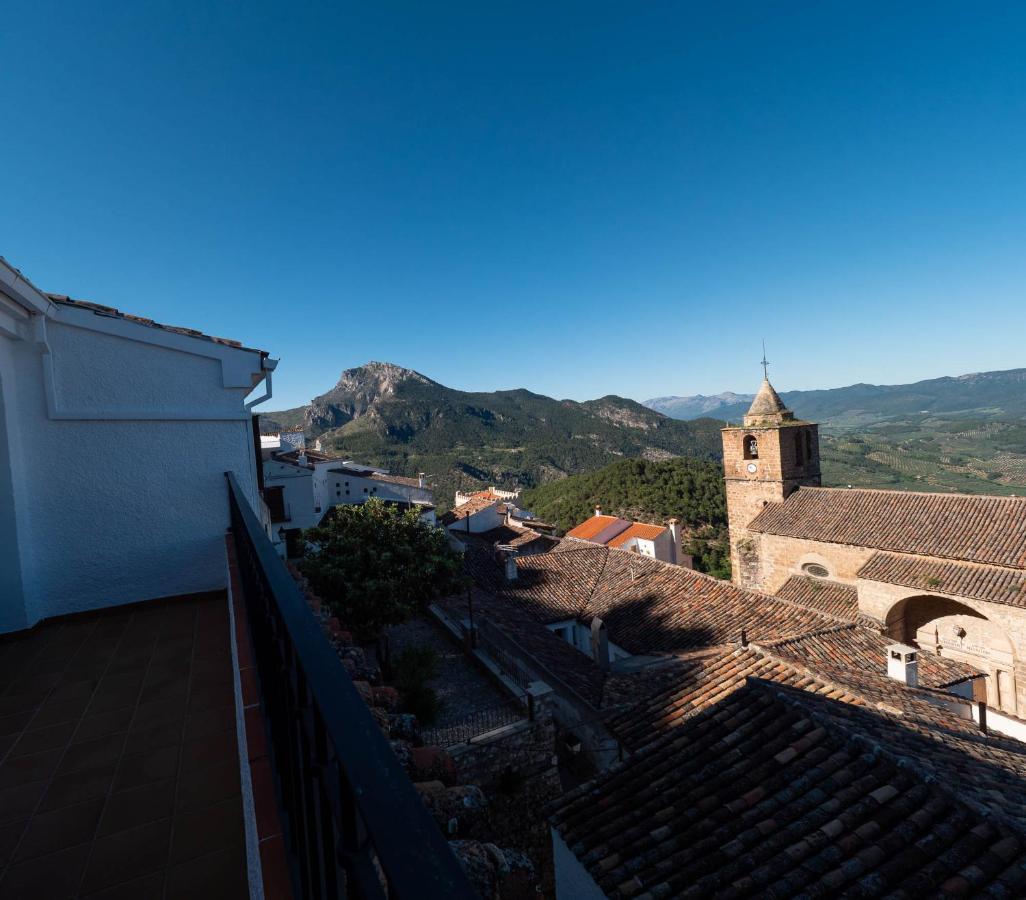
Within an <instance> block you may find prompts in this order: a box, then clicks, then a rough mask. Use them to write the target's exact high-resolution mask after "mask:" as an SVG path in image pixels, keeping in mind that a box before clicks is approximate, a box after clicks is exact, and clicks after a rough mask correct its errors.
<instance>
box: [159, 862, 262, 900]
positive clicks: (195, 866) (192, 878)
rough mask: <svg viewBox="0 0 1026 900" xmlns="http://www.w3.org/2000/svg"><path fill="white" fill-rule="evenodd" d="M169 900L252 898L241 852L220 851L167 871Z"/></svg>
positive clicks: (241, 899)
mask: <svg viewBox="0 0 1026 900" xmlns="http://www.w3.org/2000/svg"><path fill="white" fill-rule="evenodd" d="M166 890H167V894H166V896H167V898H168V900H172V898H173V900H184V898H189V900H208V898H209V900H236V898H238V900H244V898H247V897H249V885H248V883H247V879H246V857H245V854H244V853H243V852H242V850H241V849H226V850H219V851H217V852H216V853H211V854H208V855H207V856H199V857H197V858H196V859H191V860H189V861H188V862H184V863H179V864H178V865H176V866H172V867H171V868H170V869H168V870H167V886H166Z"/></svg>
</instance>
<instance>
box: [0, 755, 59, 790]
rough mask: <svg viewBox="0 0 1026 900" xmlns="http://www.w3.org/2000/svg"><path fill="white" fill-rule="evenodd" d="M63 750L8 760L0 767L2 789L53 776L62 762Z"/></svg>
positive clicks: (0, 785) (0, 786)
mask: <svg viewBox="0 0 1026 900" xmlns="http://www.w3.org/2000/svg"><path fill="white" fill-rule="evenodd" d="M63 752H64V751H63V750H46V751H44V752H43V753H33V754H31V755H29V756H16V757H14V758H13V759H10V758H8V759H6V760H5V761H4V763H3V765H0V788H8V787H14V786H15V785H19V784H27V783H28V782H30V781H39V780H40V779H43V778H49V777H50V776H51V775H53V773H54V770H55V769H56V768H57V764H58V763H59V762H60V761H61V754H62V753H63Z"/></svg>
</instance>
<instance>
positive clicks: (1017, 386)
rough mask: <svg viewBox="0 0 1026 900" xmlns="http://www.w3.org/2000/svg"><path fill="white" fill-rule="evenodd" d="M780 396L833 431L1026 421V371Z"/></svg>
mask: <svg viewBox="0 0 1026 900" xmlns="http://www.w3.org/2000/svg"><path fill="white" fill-rule="evenodd" d="M780 396H781V397H782V398H783V400H784V402H785V403H786V404H787V405H788V407H789V408H790V409H792V410H794V413H795V415H797V416H799V417H800V418H803V419H811V420H814V421H817V422H821V423H824V424H828V425H844V426H855V425H866V424H871V423H874V422H884V421H888V420H891V419H895V418H904V417H908V416H921V415H940V416H943V417H945V418H950V417H952V416H956V415H957V416H961V417H963V418H974V419H986V420H1002V419H1020V418H1026V369H1010V370H1008V371H1003V372H977V373H974V374H971V375H959V376H955V377H944V378H931V379H929V380H926V381H918V382H916V383H915V384H896V385H877V384H853V385H849V386H848V387H841V388H832V389H829V390H819V391H785V392H783V393H781V395H780ZM711 401H719V402H718V403H716V402H711ZM749 403H751V395H743V394H740V395H739V394H732V393H730V392H726V393H723V394H718V395H715V396H712V397H704V396H702V395H698V396H694V397H658V398H655V399H653V400H647V401H645V404H644V405H645V406H646V407H648V408H650V409H654V410H657V411H659V412H662V413H665V414H666V415H668V416H672V417H674V418H679V419H692V418H697V417H698V416H713V417H715V418H718V419H726V420H728V421H737V420H738V419H740V418H741V417H742V416H743V415H744V414H745V412H746V410H747V408H748V404H749Z"/></svg>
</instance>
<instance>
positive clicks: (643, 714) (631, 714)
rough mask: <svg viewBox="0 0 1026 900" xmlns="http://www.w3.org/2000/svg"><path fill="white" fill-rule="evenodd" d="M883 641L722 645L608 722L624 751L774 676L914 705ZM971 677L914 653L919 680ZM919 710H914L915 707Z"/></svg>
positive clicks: (839, 636)
mask: <svg viewBox="0 0 1026 900" xmlns="http://www.w3.org/2000/svg"><path fill="white" fill-rule="evenodd" d="M889 643H891V641H888V640H887V639H885V638H883V637H880V636H879V635H874V634H872V633H871V632H869V631H868V630H867V629H864V628H861V627H859V626H855V625H842V626H840V627H838V628H834V629H830V630H828V631H824V632H818V633H815V634H812V635H808V636H805V637H800V638H795V639H792V640H790V641H785V642H778V643H776V644H773V645H769V646H764V647H755V646H752V647H750V648H749V649H747V650H741V649H729V650H725V651H721V655H720V656H718V657H711V658H706V659H698V660H690V661H688V662H687V663H685V662H683V661H681V664H680V666H679V668H675V669H672V670H671V671H670V674H669V675H668V676H667V678H666V680H665V683H664V684H663V685H662V689H661V690H658V691H657V690H653V691H651V692H650V693H648V694H647V695H640V694H639V695H638V696H640V697H642V699H641V700H640V701H638V702H636V703H635V704H634V706H633V707H632V708H631V709H629V710H628V711H626V712H624V713H622V714H620V715H618V716H617V717H616V718H614V719H612V720H611V722H610V728H611V729H612V730H613V731H614V732H615V733H616V734H617V736H618V737H619V738H620V740H622V741H623V743H624V746H626V747H627V748H628V749H629V750H632V751H633V750H637V749H638V748H640V747H644V746H646V745H648V744H650V743H652V742H653V741H655V740H657V739H658V738H660V737H661V736H662V735H663V734H665V732H666V731H667V729H669V728H672V727H675V726H679V725H682V724H683V723H684V722H685V721H686V720H687V719H689V718H690V717H691V716H693V715H695V713H697V712H699V711H700V710H702V709H705V708H706V707H708V706H712V705H713V704H716V703H719V702H720V701H721V700H722V699H723V698H724V697H725V696H726V695H727V694H729V693H730V692H731V691H735V690H737V689H738V688H739V687H741V686H742V685H743V684H744V681H745V679H746V678H749V677H752V678H761V679H764V680H769V681H779V682H780V683H781V684H790V685H792V686H795V687H801V688H805V689H809V690H813V689H814V690H816V691H819V692H820V693H823V694H825V695H826V696H830V697H834V698H838V699H843V700H844V701H845V702H846V703H855V704H858V705H868V706H877V705H881V704H882V705H884V706H887V707H888V708H890V709H892V710H894V711H900V710H903V709H905V708H907V706H908V703H909V702H915V703H916V704H917V706H921V705H922V704H921V702H920V701H917V700H916V699H915V698H916V696H917V694H916V693H915V692H914V691H910V690H908V689H907V688H906V687H905V685H904V684H902V683H901V682H898V681H895V680H894V679H892V678H890V677H889V676H887V675H886V668H885V667H886V656H885V655H884V649H883V648H884V647H886V646H887V645H888V644H889ZM973 674H975V671H974V670H973V669H972V668H970V667H969V666H966V665H963V664H961V663H956V662H954V661H953V660H947V659H940V658H939V657H936V656H931V655H929V654H925V653H921V654H920V684H921V686H922V687H924V688H937V687H941V686H943V685H948V684H951V683H952V682H955V681H959V680H963V679H964V678H965V677H967V676H971V675H973ZM920 712H921V714H922V711H920Z"/></svg>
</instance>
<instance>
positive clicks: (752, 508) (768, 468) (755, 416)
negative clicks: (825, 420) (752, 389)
mask: <svg viewBox="0 0 1026 900" xmlns="http://www.w3.org/2000/svg"><path fill="white" fill-rule="evenodd" d="M763 356H764V358H763V367H764V376H765V377H764V378H763V381H762V386H761V387H760V388H759V393H758V394H756V395H755V400H754V401H752V406H751V408H750V409H749V410H748V414H747V415H746V416H745V417H744V425H743V426H742V427H733V426H729V427H727V428H724V429H723V432H722V433H723V475H724V480H725V481H726V486H727V520H728V523H729V527H730V564H731V570H732V573H733V574H732V578H733V581H734V583H735V584H737V585H739V586H741V587H747V588H755V589H758V588H760V586H761V577H760V572H759V568H760V567H759V553H758V546H757V544H756V541H757V540H758V536H757V535H753V533H752V532H749V530H748V525H749V523H750V522H751V521H752V520H753V519H754V518H755V517H756V516H757V515H758V514H759V512H760V511H761V510H762V508H763V507H764V506H765V505H766V504H767V503H781V502H783V501H784V500H786V499H787V498H788V497H789V496H790V495H791V494H793V493H794V492H795V491H796V490H798V488H799V487H801V486H802V485H810V486H818V485H819V484H820V474H819V426H818V425H815V424H813V423H811V422H802V421H800V420H798V419H796V418H795V417H794V413H792V412H791V410H789V409H787V408H786V407H785V406H784V402H783V401H782V400H781V399H780V396H779V395H778V394H777V392H776V391H775V390H774V389H773V385H771V384H770V382H769V377H768V374H767V373H766V370H765V367H766V366H768V363H767V362H766V360H765V354H764V355H763Z"/></svg>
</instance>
